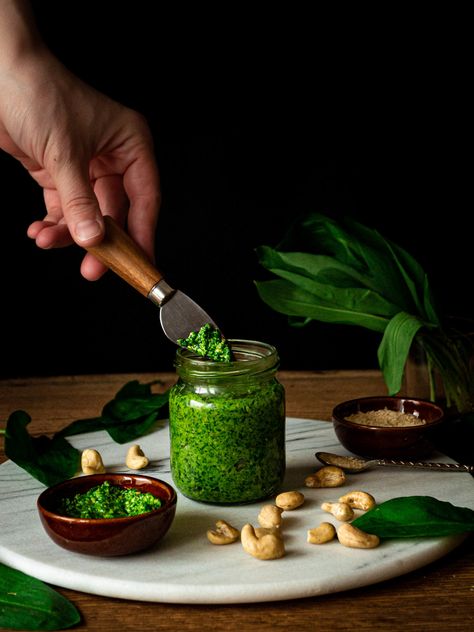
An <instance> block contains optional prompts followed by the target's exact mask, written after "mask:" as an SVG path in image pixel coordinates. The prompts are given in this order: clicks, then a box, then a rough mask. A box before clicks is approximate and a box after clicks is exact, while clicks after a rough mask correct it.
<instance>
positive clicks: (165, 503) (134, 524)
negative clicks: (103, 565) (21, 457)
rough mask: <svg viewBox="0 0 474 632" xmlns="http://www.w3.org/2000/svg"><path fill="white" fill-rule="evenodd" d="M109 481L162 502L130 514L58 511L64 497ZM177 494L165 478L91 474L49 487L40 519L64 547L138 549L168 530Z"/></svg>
mask: <svg viewBox="0 0 474 632" xmlns="http://www.w3.org/2000/svg"><path fill="white" fill-rule="evenodd" d="M104 481H109V482H110V484H111V485H119V486H121V487H132V488H135V489H138V490H140V491H141V492H150V493H151V494H153V495H154V496H157V497H158V498H160V499H161V501H162V506H161V507H160V508H159V509H155V510H153V511H150V512H148V513H144V514H140V515H139V516H130V517H127V518H101V519H83V518H70V517H68V516H63V515H61V514H60V513H58V511H57V509H58V507H59V503H60V501H61V499H63V498H65V497H67V496H74V495H75V494H77V493H84V492H87V491H88V490H89V489H90V488H91V487H94V486H96V485H100V484H101V483H103V482H104ZM176 501H177V495H176V491H175V490H174V488H173V487H172V486H171V485H169V484H168V483H166V482H165V481H162V480H159V479H157V478H153V477H152V476H144V475H141V474H92V475H90V476H79V477H77V478H71V479H69V480H66V481H63V482H62V483H58V484H57V485H54V486H52V487H48V489H46V490H45V491H44V492H43V493H42V494H41V495H40V496H39V498H38V501H37V507H38V511H39V515H40V518H41V523H42V525H43V527H44V529H45V531H46V533H47V534H48V535H49V537H50V538H51V539H52V540H53V542H55V543H56V544H58V545H59V546H61V547H63V548H64V549H68V550H69V551H74V552H76V553H85V554H87V555H99V556H115V555H128V554H130V553H136V552H137V551H142V550H144V549H147V548H148V547H150V546H152V545H153V544H155V543H156V542H158V541H159V540H161V538H163V536H164V535H165V534H166V532H167V531H168V529H169V528H170V526H171V523H172V522H173V519H174V516H175V513H176Z"/></svg>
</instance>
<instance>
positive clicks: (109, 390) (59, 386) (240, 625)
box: [0, 371, 474, 632]
mask: <svg viewBox="0 0 474 632" xmlns="http://www.w3.org/2000/svg"><path fill="white" fill-rule="evenodd" d="M279 377H280V380H281V382H282V383H283V384H284V386H285V389H286V396H287V413H288V415H289V416H292V417H305V418H312V419H322V420H326V419H327V420H329V419H330V417H331V410H332V408H333V406H334V405H335V404H336V403H338V402H340V401H341V400H343V399H351V398H353V397H359V396H363V395H377V394H380V393H381V392H385V391H384V385H383V381H382V378H381V375H380V373H379V372H377V371H331V372H281V373H280V375H279ZM131 379H138V380H140V381H152V380H154V379H159V380H161V384H160V385H159V386H158V388H161V389H165V388H167V387H168V386H170V385H171V384H173V383H174V381H175V380H176V377H175V374H174V373H160V374H158V375H151V374H118V375H96V376H95V375H84V376H74V377H51V378H31V379H23V380H6V381H2V382H0V420H5V419H6V417H7V416H8V415H9V414H10V413H11V412H12V411H13V410H17V409H19V408H22V409H24V410H26V411H28V412H29V413H30V415H31V416H32V419H33V421H32V423H31V424H30V431H31V432H32V433H33V434H35V435H37V434H42V433H47V432H54V431H55V430H58V429H60V428H61V427H62V426H63V425H65V424H66V423H69V422H70V421H73V420H74V419H79V418H82V417H92V416H96V415H97V414H98V413H99V412H100V410H101V408H102V406H103V405H104V404H105V403H106V402H107V401H108V400H109V399H111V397H113V395H114V394H115V393H116V392H117V390H118V389H119V388H120V387H121V386H122V385H123V384H124V383H125V382H126V381H128V380H131ZM2 448H3V442H2ZM4 458H5V457H4V454H3V451H0V461H2V460H4ZM315 573H317V565H315ZM59 591H60V592H61V593H62V594H64V595H65V596H66V597H68V598H69V599H71V601H73V602H74V604H75V605H76V606H77V607H78V608H79V610H80V611H81V613H82V616H83V622H82V624H81V625H80V626H78V628H75V629H81V630H90V631H95V630H101V631H102V632H107V631H109V630H121V631H128V630H133V631H135V630H137V629H139V630H140V631H142V630H172V631H175V630H180V631H181V630H182V631H186V630H195V631H198V630H199V631H203V632H206V631H207V630H209V631H211V630H212V632H219V631H220V630H226V631H228V630H239V632H247V631H249V632H253V631H255V632H256V631H259V632H267V631H268V632H270V631H274V630H276V631H280V630H281V631H290V630H295V631H296V630H298V631H310V630H311V631H313V630H317V631H322V632H324V631H326V630H327V631H333V630H342V631H343V632H345V631H347V632H349V631H350V632H353V630H355V629H358V630H364V631H365V630H377V631H381V632H385V631H387V632H394V631H396V630H406V631H410V630H413V631H415V630H416V631H419V630H423V629H434V627H436V628H438V629H443V630H456V631H459V632H464V631H467V630H470V629H474V546H473V538H472V537H470V538H469V539H468V540H467V541H466V542H465V543H464V544H463V545H461V546H460V547H459V548H457V549H455V550H454V551H453V552H451V553H450V554H449V555H448V556H446V557H444V558H443V559H441V560H439V561H437V562H435V563H433V564H430V565H429V566H427V567H425V568H422V569H419V570H417V571H415V572H412V573H409V574H408V575H402V576H401V577H399V578H395V579H391V580H389V581H386V582H383V583H380V584H375V585H373V586H368V587H365V588H360V589H356V590H352V591H349V592H345V593H336V594H331V595H324V596H321V597H314V598H308V599H299V600H291V601H282V602H278V603H260V604H244V605H225V606H201V605H199V606H191V605H190V606H183V605H173V604H159V603H146V602H133V601H128V600H119V599H111V598H106V597H97V596H94V595H89V594H85V593H79V592H76V591H72V590H66V589H62V588H60V589H59Z"/></svg>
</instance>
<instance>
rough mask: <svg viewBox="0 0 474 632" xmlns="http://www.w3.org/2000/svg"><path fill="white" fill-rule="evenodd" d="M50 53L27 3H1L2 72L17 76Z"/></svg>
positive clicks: (18, 0)
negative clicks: (23, 69)
mask: <svg viewBox="0 0 474 632" xmlns="http://www.w3.org/2000/svg"><path fill="white" fill-rule="evenodd" d="M46 51H47V49H46V46H45V44H44V43H43V40H42V39H41V36H40V34H39V32H38V29H37V28H36V24H35V22H34V19H33V15H32V13H31V8H30V5H29V3H28V2H27V1H26V0H2V2H1V4H0V72H2V73H12V74H16V73H17V72H18V70H20V69H21V68H22V67H23V66H24V65H25V64H28V63H29V60H31V59H33V58H34V57H37V56H38V55H40V56H41V55H42V54H44V53H45V52H46Z"/></svg>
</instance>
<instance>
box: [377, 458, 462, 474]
mask: <svg viewBox="0 0 474 632" xmlns="http://www.w3.org/2000/svg"><path fill="white" fill-rule="evenodd" d="M375 463H376V464H377V465H382V466H387V467H397V466H398V467H413V468H418V469H422V470H440V471H449V472H469V473H470V474H472V473H474V465H467V464H465V463H426V462H424V461H396V460H392V459H377V460H376V461H375Z"/></svg>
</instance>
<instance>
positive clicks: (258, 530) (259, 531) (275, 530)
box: [255, 527, 282, 539]
mask: <svg viewBox="0 0 474 632" xmlns="http://www.w3.org/2000/svg"><path fill="white" fill-rule="evenodd" d="M268 533H270V534H271V535H276V536H277V538H281V537H282V533H281V527H255V535H256V536H257V538H258V539H260V538H262V537H263V536H264V535H267V534H268Z"/></svg>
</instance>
